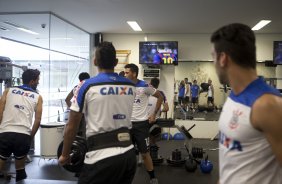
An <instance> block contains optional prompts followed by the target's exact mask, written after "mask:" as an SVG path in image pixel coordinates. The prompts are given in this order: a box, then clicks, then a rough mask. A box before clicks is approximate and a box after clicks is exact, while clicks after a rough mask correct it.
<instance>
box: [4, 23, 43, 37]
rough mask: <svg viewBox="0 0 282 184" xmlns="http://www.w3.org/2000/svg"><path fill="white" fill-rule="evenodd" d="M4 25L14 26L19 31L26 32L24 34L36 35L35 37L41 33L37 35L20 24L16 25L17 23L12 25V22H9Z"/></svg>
mask: <svg viewBox="0 0 282 184" xmlns="http://www.w3.org/2000/svg"><path fill="white" fill-rule="evenodd" d="M3 23H5V24H7V25H9V26H12V27H14V28H16V29H18V30H21V31H24V32H27V33H30V34H34V35H39V33H36V32H34V31H31V30H30V29H28V28H26V27H24V26H21V25H19V24H16V23H12V22H9V21H4V22H3Z"/></svg>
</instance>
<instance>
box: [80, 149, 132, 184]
mask: <svg viewBox="0 0 282 184" xmlns="http://www.w3.org/2000/svg"><path fill="white" fill-rule="evenodd" d="M135 171H136V155H135V151H134V149H131V150H129V151H127V152H125V153H124V154H121V155H117V156H112V157H109V158H105V159H103V160H100V161H98V162H96V163H95V164H84V166H83V168H82V170H81V173H80V176H79V179H78V184H89V183H91V184H96V183H97V184H98V183H99V184H100V183H105V184H114V183H123V184H131V183H132V180H133V178H134V175H135Z"/></svg>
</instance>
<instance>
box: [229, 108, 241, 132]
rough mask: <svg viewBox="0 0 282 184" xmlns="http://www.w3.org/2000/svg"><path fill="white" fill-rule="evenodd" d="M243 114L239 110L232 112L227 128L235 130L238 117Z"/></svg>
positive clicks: (237, 124)
mask: <svg viewBox="0 0 282 184" xmlns="http://www.w3.org/2000/svg"><path fill="white" fill-rule="evenodd" d="M242 114H243V112H242V111H240V110H234V111H233V115H232V118H231V120H230V122H229V128H230V129H232V130H233V129H236V128H237V127H238V126H239V123H238V120H239V116H241V115H242Z"/></svg>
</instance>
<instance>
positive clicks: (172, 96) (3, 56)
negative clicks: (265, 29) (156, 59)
mask: <svg viewBox="0 0 282 184" xmlns="http://www.w3.org/2000/svg"><path fill="white" fill-rule="evenodd" d="M65 2H66V1H65ZM13 3H19V2H16V1H11V0H10V2H5V3H4V2H3V1H2V0H0V4H1V6H0V28H1V29H0V72H1V74H0V85H1V86H0V95H2V92H3V91H4V90H5V88H7V87H10V86H17V85H21V84H22V82H21V74H22V73H23V71H24V69H25V68H32V69H38V70H40V71H41V75H40V84H39V86H38V90H39V93H40V94H41V95H42V97H43V101H44V103H43V116H42V121H41V125H40V129H39V130H38V132H37V134H36V137H35V141H34V143H33V144H32V147H31V150H30V154H29V158H28V160H27V161H26V171H27V174H28V178H27V179H26V180H25V181H22V183H25V184H35V183H42V184H44V183H54V184H64V183H66V184H67V183H68V184H71V183H76V181H77V177H76V175H75V173H74V172H70V171H68V170H66V169H65V168H63V167H62V166H60V165H59V164H58V160H57V159H58V157H57V151H58V147H59V145H60V143H61V142H62V140H63V132H64V127H65V125H66V123H67V120H68V112H69V111H68V109H67V105H66V103H65V98H66V96H67V95H68V93H69V91H71V90H72V89H73V87H74V86H76V85H77V84H78V75H79V73H81V72H88V73H90V75H91V76H95V75H96V74H97V72H98V71H97V68H96V67H94V66H93V62H92V59H93V52H94V51H95V46H96V45H97V43H99V42H101V41H102V40H104V41H110V42H112V43H113V44H114V46H115V48H116V52H117V58H118V61H119V62H118V65H117V67H116V69H115V70H116V72H117V73H118V72H120V71H122V70H123V68H124V66H125V65H126V64H127V63H135V64H137V65H138V66H139V69H140V72H139V78H140V79H144V80H146V81H149V80H150V79H151V78H153V77H157V78H159V79H160V85H159V89H161V90H162V91H164V92H165V94H166V97H167V101H168V105H169V111H168V112H167V113H166V114H163V115H162V120H164V121H163V122H164V123H163V124H162V121H160V124H159V125H160V126H161V127H162V133H161V136H160V138H159V139H160V140H159V141H157V145H158V148H156V149H155V150H153V149H152V153H151V154H154V156H152V157H154V158H153V160H154V161H155V162H154V165H155V173H156V176H157V177H158V179H159V182H160V183H165V184H169V183H178V184H181V183H188V182H189V183H193V184H197V183H201V184H202V183H209V184H210V183H217V181H218V178H219V176H218V175H219V174H218V118H219V116H220V112H221V108H222V106H223V104H224V101H225V99H226V98H227V96H228V95H229V92H230V88H228V87H226V86H222V85H221V84H220V83H219V81H218V79H217V75H216V71H215V69H214V64H213V62H212V60H211V54H210V49H211V44H210V41H209V39H210V35H211V33H181V34H179V33H173V32H171V33H167V32H166V33H155V32H152V33H143V32H141V33H134V34H133V33H122V34H121V33H115V31H114V30H115V29H113V31H108V32H107V31H105V32H103V31H101V30H97V32H90V31H89V30H87V31H86V30H85V28H84V27H81V26H78V25H76V23H74V22H71V21H70V20H69V19H68V20H67V19H66V18H65V17H63V16H61V15H60V13H59V12H56V8H50V9H46V10H45V11H41V9H38V10H36V9H32V10H31V9H30V10H29V9H28V8H26V9H25V8H23V9H22V10H21V11H18V10H17V9H13V8H12V6H13ZM21 3H22V2H21ZM21 3H20V4H21ZM26 3H27V4H26V5H23V6H28V5H30V6H32V5H31V4H29V3H32V1H26ZM2 5H3V6H2ZM5 6H6V7H5ZM17 6H19V4H18V5H17ZM5 8H7V9H5ZM66 8H67V7H66ZM23 10H26V11H23ZM17 11H18V12H17ZM73 16H75V14H73ZM76 22H77V20H76ZM88 23H89V24H91V21H90V22H88ZM97 24H98V23H97ZM21 26H22V27H24V28H27V30H28V31H29V33H27V32H24V31H22V30H20V29H19V28H20V27H21ZM256 39H257V45H256V46H257V60H258V62H257V71H258V74H259V75H261V76H263V77H264V78H265V80H266V82H267V83H269V84H270V85H272V86H274V87H275V88H277V89H282V67H281V65H276V64H273V62H272V60H273V42H274V41H280V40H282V29H281V30H280V32H275V33H267V34H266V33H265V34H256ZM148 40H149V41H164V42H165V41H176V42H177V43H178V53H179V59H178V64H177V65H159V66H157V67H156V66H154V67H152V66H150V65H146V64H140V63H139V54H140V53H139V42H144V41H148ZM184 78H188V80H189V82H192V80H194V79H196V80H197V81H198V85H200V84H202V83H207V81H208V79H211V80H212V82H213V86H214V104H215V107H214V108H212V109H210V108H209V107H208V106H207V97H206V95H207V91H204V90H203V91H202V92H201V93H200V95H199V107H201V109H200V108H198V109H197V110H196V111H192V110H189V109H183V108H182V107H181V106H180V105H179V104H178V100H177V94H178V85H179V83H180V81H181V80H184ZM167 122H168V123H167ZM188 153H189V154H191V155H193V158H195V159H194V160H193V164H194V167H193V168H189V166H190V167H191V163H190V165H189V166H187V165H188V164H189V163H188V164H187V161H191V159H189V157H190V156H189V154H188ZM201 161H209V162H210V163H211V165H212V167H211V166H210V167H209V170H208V171H206V172H205V170H204V169H202V168H201ZM6 168H7V170H9V172H10V173H11V175H12V178H11V179H10V181H7V180H6V179H3V178H0V181H1V183H14V182H15V180H14V177H13V175H14V174H15V169H14V158H13V157H11V158H10V159H9V161H8V162H7V165H6ZM147 175H148V174H147V173H146V171H145V168H144V165H143V164H142V163H138V167H137V170H136V174H135V177H134V180H133V184H143V183H148V182H149V178H148V176H147Z"/></svg>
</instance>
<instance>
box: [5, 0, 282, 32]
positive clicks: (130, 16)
mask: <svg viewBox="0 0 282 184" xmlns="http://www.w3.org/2000/svg"><path fill="white" fill-rule="evenodd" d="M281 7H282V0H236V1H235V0H232V1H231V0H0V12H1V13H3V12H35V11H36V12H41V11H51V12H53V13H55V14H56V15H58V16H60V17H62V18H64V19H66V20H68V21H70V22H72V23H73V24H75V25H77V26H78V27H80V28H82V29H84V30H86V31H87V32H89V33H96V32H102V33H134V31H132V30H131V28H130V27H129V26H128V25H127V23H126V21H128V20H136V21H137V22H138V23H139V25H140V26H141V27H142V29H143V33H147V34H150V33H212V32H213V31H214V30H215V29H217V28H219V27H221V26H222V25H225V24H228V23H233V22H240V23H245V24H247V25H249V26H251V27H252V26H254V25H255V24H256V23H257V22H258V21H259V20H261V19H270V20H272V22H271V23H270V24H269V25H268V26H266V27H265V28H264V29H262V30H261V31H258V32H257V33H282V21H281V18H282V10H281Z"/></svg>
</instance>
